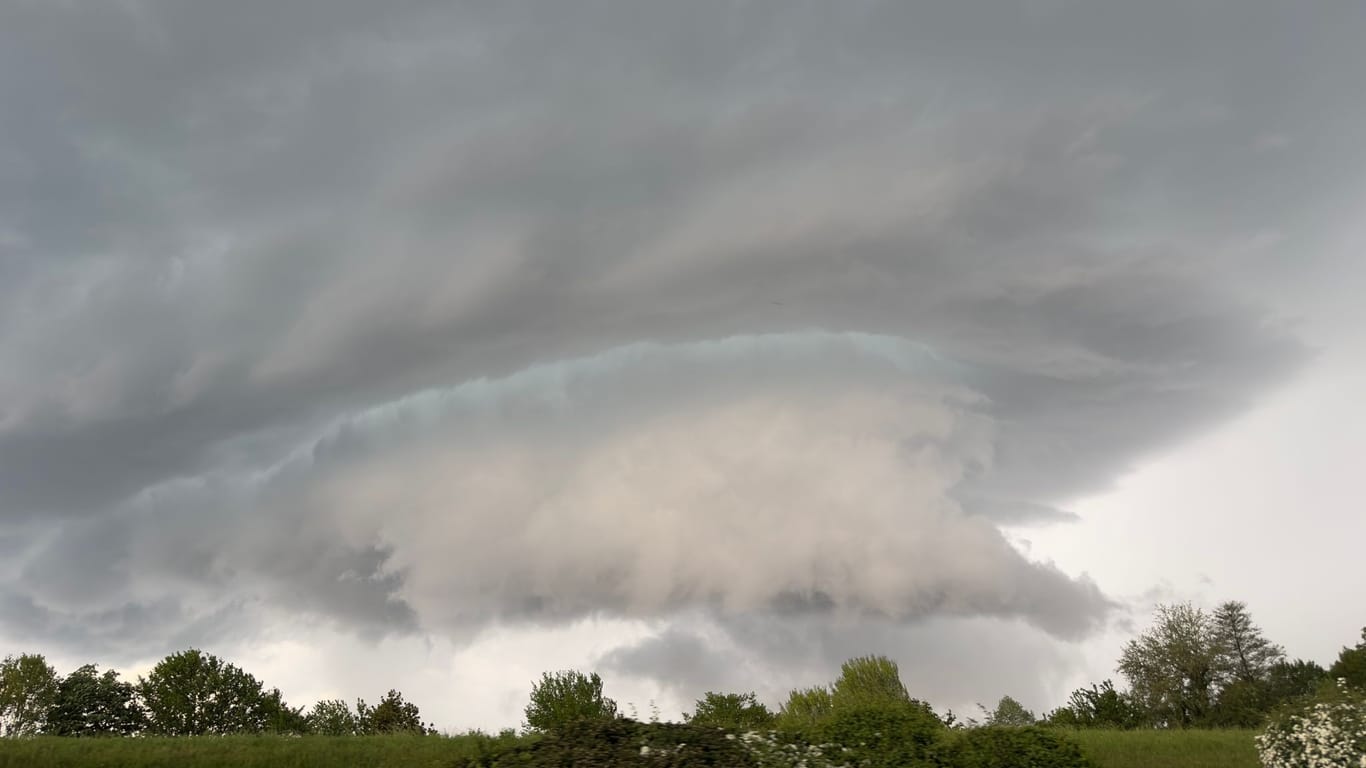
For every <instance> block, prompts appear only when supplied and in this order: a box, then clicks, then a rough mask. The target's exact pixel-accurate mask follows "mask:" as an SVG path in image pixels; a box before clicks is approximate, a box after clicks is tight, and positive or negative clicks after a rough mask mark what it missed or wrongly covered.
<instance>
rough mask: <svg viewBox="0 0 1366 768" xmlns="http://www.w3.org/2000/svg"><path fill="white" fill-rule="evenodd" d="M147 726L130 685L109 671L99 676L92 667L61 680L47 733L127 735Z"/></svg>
mask: <svg viewBox="0 0 1366 768" xmlns="http://www.w3.org/2000/svg"><path fill="white" fill-rule="evenodd" d="M146 727H147V716H146V714H144V713H143V711H142V708H141V707H140V706H138V703H137V700H136V698H135V690H134V688H133V684H132V683H126V682H124V681H122V680H120V679H119V676H118V673H116V672H115V671H114V670H112V669H110V670H106V671H105V673H104V674H102V675H101V674H100V673H99V669H98V668H97V667H96V666H95V665H94V664H86V665H85V666H83V667H81V668H80V669H77V670H76V671H75V672H72V673H71V674H69V675H67V676H66V677H64V678H62V679H61V681H60V682H59V683H58V684H57V694H56V696H55V698H54V700H53V703H52V706H51V707H50V708H49V709H48V713H47V733H50V734H52V735H54V736H128V735H131V734H135V733H139V732H141V731H142V730H143V729H144V728H146Z"/></svg>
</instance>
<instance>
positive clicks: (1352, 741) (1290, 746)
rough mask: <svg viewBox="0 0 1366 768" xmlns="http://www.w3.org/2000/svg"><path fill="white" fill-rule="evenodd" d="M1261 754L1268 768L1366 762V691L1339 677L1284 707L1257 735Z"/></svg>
mask: <svg viewBox="0 0 1366 768" xmlns="http://www.w3.org/2000/svg"><path fill="white" fill-rule="evenodd" d="M1257 753H1258V754H1259V755H1260V756H1261V759H1262V764H1263V765H1265V766H1267V768H1360V767H1361V766H1366V692H1362V691H1360V690H1355V689H1353V688H1351V687H1349V686H1348V685H1347V684H1346V681H1343V680H1339V681H1338V684H1337V685H1336V686H1333V687H1329V688H1327V689H1326V690H1324V691H1323V692H1322V693H1320V694H1319V695H1318V696H1315V697H1314V698H1313V699H1311V700H1309V701H1307V702H1303V703H1299V704H1293V705H1291V706H1289V707H1287V708H1285V709H1283V710H1281V711H1280V712H1279V713H1277V714H1276V716H1275V717H1273V719H1272V721H1271V724H1270V725H1269V726H1267V728H1266V730H1265V731H1263V732H1262V735H1260V736H1258V737H1257Z"/></svg>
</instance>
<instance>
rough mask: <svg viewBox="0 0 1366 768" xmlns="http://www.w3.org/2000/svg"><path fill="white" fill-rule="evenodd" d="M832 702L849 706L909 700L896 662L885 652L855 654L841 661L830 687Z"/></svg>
mask: <svg viewBox="0 0 1366 768" xmlns="http://www.w3.org/2000/svg"><path fill="white" fill-rule="evenodd" d="M830 695H831V704H832V705H833V706H835V707H851V706H866V705H870V704H871V705H882V704H905V703H908V702H910V701H911V695H910V694H909V693H907V692H906V686H905V684H904V683H902V682H901V671H900V670H899V669H898V668H897V665H896V662H895V661H892V660H891V659H889V658H887V657H886V656H858V657H855V658H852V659H850V660H848V661H846V662H844V664H842V665H840V676H839V677H838V678H837V679H836V680H835V684H834V685H833V686H832V687H831V691H830Z"/></svg>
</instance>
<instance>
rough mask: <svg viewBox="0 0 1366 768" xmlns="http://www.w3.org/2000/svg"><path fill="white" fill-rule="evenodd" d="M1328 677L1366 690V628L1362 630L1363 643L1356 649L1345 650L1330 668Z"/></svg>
mask: <svg viewBox="0 0 1366 768" xmlns="http://www.w3.org/2000/svg"><path fill="white" fill-rule="evenodd" d="M1328 676H1329V677H1331V678H1333V679H1334V680H1339V679H1341V680H1346V681H1347V684H1348V685H1350V686H1352V687H1354V688H1361V689H1363V690H1366V627H1362V628H1361V642H1360V643H1357V645H1356V647H1355V648H1343V649H1342V653H1339V654H1338V660H1337V661H1335V662H1333V666H1331V667H1329V668H1328Z"/></svg>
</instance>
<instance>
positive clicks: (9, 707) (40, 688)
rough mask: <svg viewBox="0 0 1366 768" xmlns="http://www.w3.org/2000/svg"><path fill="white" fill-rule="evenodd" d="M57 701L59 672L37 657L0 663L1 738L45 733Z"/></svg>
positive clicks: (20, 657)
mask: <svg viewBox="0 0 1366 768" xmlns="http://www.w3.org/2000/svg"><path fill="white" fill-rule="evenodd" d="M56 697H57V671H56V670H54V669H53V668H52V667H51V666H50V665H49V664H48V663H47V659H45V658H43V657H42V656H41V655H37V654H27V653H25V654H22V655H20V656H19V657H17V658H16V657H14V656H6V657H5V660H4V661H3V662H0V736H34V735H37V734H39V733H42V732H43V729H44V726H45V725H46V723H47V713H48V710H49V709H50V708H51V707H52V703H53V701H54V700H55V699H56Z"/></svg>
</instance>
